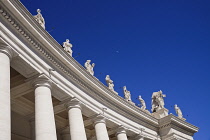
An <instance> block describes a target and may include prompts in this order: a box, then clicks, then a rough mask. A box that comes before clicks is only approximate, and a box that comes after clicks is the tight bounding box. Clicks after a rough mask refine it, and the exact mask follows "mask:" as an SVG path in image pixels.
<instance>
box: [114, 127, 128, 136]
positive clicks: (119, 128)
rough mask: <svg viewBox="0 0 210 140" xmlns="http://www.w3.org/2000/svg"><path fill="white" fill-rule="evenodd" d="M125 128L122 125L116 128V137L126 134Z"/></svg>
mask: <svg viewBox="0 0 210 140" xmlns="http://www.w3.org/2000/svg"><path fill="white" fill-rule="evenodd" d="M126 130H127V129H126V127H124V126H123V125H120V126H118V128H117V129H116V135H118V134H121V133H124V134H126Z"/></svg>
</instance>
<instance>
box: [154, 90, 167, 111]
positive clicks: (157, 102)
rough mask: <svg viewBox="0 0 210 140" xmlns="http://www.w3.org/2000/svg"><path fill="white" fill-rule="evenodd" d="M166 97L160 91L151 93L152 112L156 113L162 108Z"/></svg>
mask: <svg viewBox="0 0 210 140" xmlns="http://www.w3.org/2000/svg"><path fill="white" fill-rule="evenodd" d="M163 97H166V95H164V94H163V92H162V91H161V90H160V91H158V92H153V94H152V112H156V111H158V110H160V109H162V108H164V99H163Z"/></svg>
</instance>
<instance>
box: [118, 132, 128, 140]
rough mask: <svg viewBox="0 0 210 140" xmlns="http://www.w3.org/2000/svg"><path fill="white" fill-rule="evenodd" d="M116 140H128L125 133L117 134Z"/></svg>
mask: <svg viewBox="0 0 210 140" xmlns="http://www.w3.org/2000/svg"><path fill="white" fill-rule="evenodd" d="M117 140H128V138H127V135H126V133H119V134H117Z"/></svg>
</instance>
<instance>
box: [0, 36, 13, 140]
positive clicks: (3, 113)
mask: <svg viewBox="0 0 210 140" xmlns="http://www.w3.org/2000/svg"><path fill="white" fill-rule="evenodd" d="M11 58H12V51H11V49H10V48H9V47H8V46H7V45H6V44H4V43H3V42H1V40H0V140H11V105H10V59H11Z"/></svg>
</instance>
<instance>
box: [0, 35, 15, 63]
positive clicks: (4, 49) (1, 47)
mask: <svg viewBox="0 0 210 140" xmlns="http://www.w3.org/2000/svg"><path fill="white" fill-rule="evenodd" d="M0 52H1V53H4V54H6V55H7V56H8V57H9V59H10V60H11V59H12V57H13V56H14V53H13V51H12V48H11V47H9V46H8V45H7V44H6V43H4V42H3V41H2V39H1V38H0Z"/></svg>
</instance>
